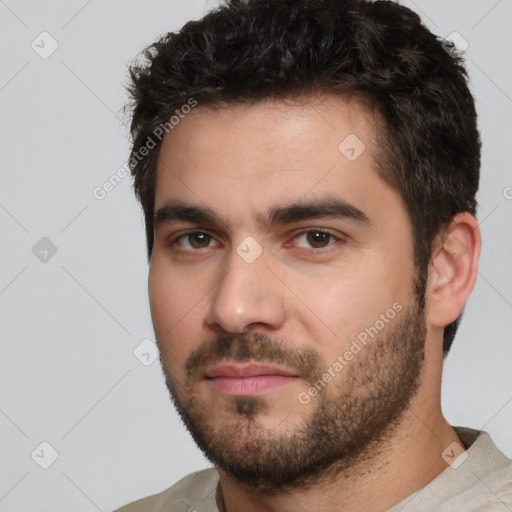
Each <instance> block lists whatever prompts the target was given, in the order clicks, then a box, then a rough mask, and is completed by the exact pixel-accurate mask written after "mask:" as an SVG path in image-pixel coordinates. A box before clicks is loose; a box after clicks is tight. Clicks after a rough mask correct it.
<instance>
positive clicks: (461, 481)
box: [120, 0, 512, 512]
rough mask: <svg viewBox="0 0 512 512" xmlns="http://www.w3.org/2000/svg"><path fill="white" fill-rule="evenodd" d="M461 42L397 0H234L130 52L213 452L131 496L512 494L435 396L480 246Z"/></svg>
mask: <svg viewBox="0 0 512 512" xmlns="http://www.w3.org/2000/svg"><path fill="white" fill-rule="evenodd" d="M445 46H446V45H445ZM447 50H448V51H446V50H445V48H443V46H442V44H441V42H440V41H439V40H438V39H437V38H436V37H435V36H434V35H433V34H432V33H430V32H429V31H428V30H427V29H426V28H425V27H424V26H423V25H422V24H421V22H420V19H419V17H418V16H417V15H416V14H414V13H413V12H411V11H410V10H408V9H406V8H405V7H402V6H399V5H398V4H395V3H392V2H366V1H342V0H315V1H306V0H294V1H291V0H248V1H245V2H243V1H241V0H231V1H228V2H227V3H225V4H223V5H221V6H220V7H218V8H217V9H216V10H214V11H213V12H211V13H209V14H208V15H206V16H205V17H204V18H203V19H202V20H200V21H194V22H190V23H188V24H186V25H185V26H184V27H183V29H182V30H181V31H180V32H178V33H172V34H168V35H167V36H165V37H163V38H162V39H161V40H160V41H158V42H157V43H155V44H154V45H152V46H151V47H150V48H149V49H148V50H147V51H146V53H145V57H146V60H145V61H144V62H141V63H139V64H137V65H135V66H134V67H133V68H132V70H131V76H132V81H133V83H132V85H131V94H132V97H133V122H132V135H133V139H134V142H133V150H132V154H131V160H130V165H131V168H132V172H133V175H134V178H135V191H136V194H137V197H138V199H139V200H140V201H141V204H142V207H143V209H144V213H145V220H146V228H147V245H148V257H149V260H150V272H149V297H150V304H151V313H152V319H153V325H154V329H155V334H156V339H157V342H158V345H159V348H160V354H161V362H162V366H163V369H164V373H165V376H166V382H167V386H168V388H169V391H170V394H171V398H172V400H173V402H174V404H175V406H176V408H177V410H178V412H179V413H180V415H181V417H182V419H183V421H184V423H185V425H186V426H187V428H188V429H189V431H190V433H191V435H192V436H193V438H194V440H195V441H196V443H197V444H198V446H199V447H200V448H201V449H202V450H203V452H204V453H205V455H206V456H207V457H208V458H209V460H211V462H212V463H213V465H214V468H210V469H207V470H204V471H200V472H196V473H194V474H192V475H189V476H186V477H185V478H183V479H182V480H181V481H180V482H178V483H177V484H175V485H174V486H173V487H171V488H170V489H168V490H166V491H164V492H163V493H161V494H159V495H156V496H152V497H149V498H146V499H143V500H140V501H138V502H135V503H132V504H131V505H127V506H126V507H123V508H122V509H120V510H122V511H123V512H132V511H154V512H156V511H164V510H165V511H171V510H172V511H175V510H176V511H178V510H182V511H189V512H192V511H198V512H202V511H207V512H210V511H217V510H218V511H226V512H237V511H243V512H252V511H275V512H281V511H310V512H313V511H320V510H322V511H327V512H330V511H340V510H343V511H345V512H357V511H373V512H377V511H385V510H393V511H399V510H401V511H404V512H405V511H419V510H421V511H434V510H435V511H440V510H457V511H460V510H465V511H466V510H475V511H476V510H490V511H498V510H510V509H512V483H511V479H512V465H511V461H510V460H509V459H508V458H506V457H505V456H504V455H503V454H502V453H501V452H500V451H499V450H498V449H497V448H496V447H495V445H494V444H493V442H492V441H491V439H490V437H489V436H488V435H487V434H486V433H485V432H478V431H474V430H470V429H466V428H459V427H452V426H451V425H450V424H448V422H447V421H446V420H445V419H444V417H443V414H442V411H441V407H440V388H441V373H442V365H443V358H444V356H445V355H446V354H447V353H448V351H449V349H450V346H451V344H452V341H453V339H454V336H455V333H456V331H457V326H458V323H459V320H460V317H461V314H462V310H463V307H464V304H465V302H466V300H467V299H468V297H469V295H470V293H471V291H472V288H473V285H474V283H475V279H476V269H477V266H478V256H479V251H480V232H479V228H478V224H477V221H476V219H475V216H474V215H475V213H476V201H475V194H476V192H477V189H478V179H479V166H480V139H479V134H478V131H477V127H476V114H475V107H474V101H473V98H472V96H471V94H470V92H469V90H468V87H467V83H466V76H467V75H466V72H465V69H464V67H463V63H462V61H461V59H460V56H459V55H458V54H457V53H456V51H454V49H453V48H447Z"/></svg>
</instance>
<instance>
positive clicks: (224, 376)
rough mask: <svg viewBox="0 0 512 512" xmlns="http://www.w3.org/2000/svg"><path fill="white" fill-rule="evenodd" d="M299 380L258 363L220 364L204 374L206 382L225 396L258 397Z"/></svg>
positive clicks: (272, 367)
mask: <svg viewBox="0 0 512 512" xmlns="http://www.w3.org/2000/svg"><path fill="white" fill-rule="evenodd" d="M299 380H300V376H299V375H297V374H296V373H294V372H292V371H290V370H286V369H284V368H279V367H278V366H271V365H265V364H258V363H245V364H240V363H220V364H217V365H215V366H213V367H211V368H210V369H209V370H208V371H207V372H206V382H207V383H208V384H209V385H210V386H211V387H212V389H213V390H214V391H215V392H216V393H220V394H222V395H226V396H258V395H264V394H267V393H270V392H271V391H274V390H277V389H278V388H281V387H283V386H285V385H288V384H292V383H294V382H297V381H299Z"/></svg>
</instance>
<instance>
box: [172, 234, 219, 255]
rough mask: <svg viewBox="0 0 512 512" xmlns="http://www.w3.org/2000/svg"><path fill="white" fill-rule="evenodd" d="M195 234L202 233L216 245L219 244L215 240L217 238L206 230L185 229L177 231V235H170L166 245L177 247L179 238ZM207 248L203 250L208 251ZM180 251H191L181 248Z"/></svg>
mask: <svg viewBox="0 0 512 512" xmlns="http://www.w3.org/2000/svg"><path fill="white" fill-rule="evenodd" d="M197 233H202V234H205V235H208V236H209V237H211V238H212V239H213V240H215V241H216V242H217V243H218V244H220V242H219V240H218V239H217V237H216V236H215V235H213V234H212V233H210V232H209V231H208V230H207V229H198V228H190V229H185V230H181V231H178V232H177V233H174V234H173V235H171V236H170V237H169V240H168V242H167V244H168V245H177V242H178V240H179V239H180V238H183V237H185V236H190V235H194V234H197ZM209 248H210V247H204V248H203V249H209ZM181 250H184V251H192V249H183V247H181ZM199 250H200V249H194V252H195V251H199Z"/></svg>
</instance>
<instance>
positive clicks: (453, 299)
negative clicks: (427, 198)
mask: <svg viewBox="0 0 512 512" xmlns="http://www.w3.org/2000/svg"><path fill="white" fill-rule="evenodd" d="M480 245H481V239H480V230H479V227H478V223H477V220H476V219H475V217H474V216H473V215H471V214H470V213H467V212H464V213H459V214H457V215H455V216H454V217H453V219H452V221H451V223H450V225H449V226H448V228H447V229H446V230H445V231H443V233H442V234H441V235H440V237H439V238H438V241H437V244H436V247H435V250H434V251H433V256H432V261H431V264H430V268H429V277H428V291H427V311H428V314H427V320H428V323H429V324H430V325H431V326H432V327H440V328H442V327H446V326H447V325H448V324H450V323H451V322H453V321H454V320H455V319H456V318H457V317H458V316H459V315H460V313H461V311H462V309H463V308H464V304H465V303H466V301H467V299H468V297H469V295H470V293H471V291H472V290H473V287H474V284H475V281H476V276H477V268H478V258H479V255H480Z"/></svg>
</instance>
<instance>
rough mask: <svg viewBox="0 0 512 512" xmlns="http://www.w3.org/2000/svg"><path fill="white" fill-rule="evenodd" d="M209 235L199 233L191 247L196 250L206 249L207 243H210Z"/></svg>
mask: <svg viewBox="0 0 512 512" xmlns="http://www.w3.org/2000/svg"><path fill="white" fill-rule="evenodd" d="M208 238H209V237H208V235H206V234H205V233H198V234H196V235H193V236H192V241H191V245H192V247H195V248H200V247H204V245H205V243H207V242H208Z"/></svg>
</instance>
